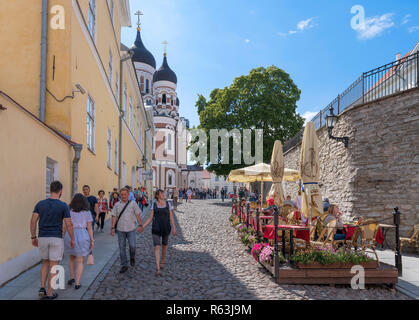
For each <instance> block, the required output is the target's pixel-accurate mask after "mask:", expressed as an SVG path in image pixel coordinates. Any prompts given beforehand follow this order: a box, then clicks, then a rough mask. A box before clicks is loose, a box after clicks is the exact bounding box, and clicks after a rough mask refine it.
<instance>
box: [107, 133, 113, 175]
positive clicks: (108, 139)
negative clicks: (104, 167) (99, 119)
mask: <svg viewBox="0 0 419 320" xmlns="http://www.w3.org/2000/svg"><path fill="white" fill-rule="evenodd" d="M106 142H107V148H108V150H107V151H108V152H107V156H108V168H109V169H111V168H112V131H111V129H109V128H108V137H107V141H106Z"/></svg>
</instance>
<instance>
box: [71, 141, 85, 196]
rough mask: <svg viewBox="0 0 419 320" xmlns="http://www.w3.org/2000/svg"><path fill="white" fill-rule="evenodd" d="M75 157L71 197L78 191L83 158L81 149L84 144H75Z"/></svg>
mask: <svg viewBox="0 0 419 320" xmlns="http://www.w3.org/2000/svg"><path fill="white" fill-rule="evenodd" d="M73 149H74V159H73V170H72V179H71V180H72V187H71V198H73V197H74V195H75V194H76V193H77V189H78V181H79V161H80V158H81V150H82V149H83V145H82V144H74V145H73Z"/></svg>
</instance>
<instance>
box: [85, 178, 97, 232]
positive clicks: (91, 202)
mask: <svg viewBox="0 0 419 320" xmlns="http://www.w3.org/2000/svg"><path fill="white" fill-rule="evenodd" d="M82 190H83V195H84V196H85V197H86V198H87V202H89V206H90V213H91V214H92V218H93V221H92V230H93V231H95V222H96V223H99V205H98V203H97V199H96V197H95V196H92V195H90V187H89V186H88V185H87V184H86V185H84V186H83V189H82ZM98 227H99V224H98Z"/></svg>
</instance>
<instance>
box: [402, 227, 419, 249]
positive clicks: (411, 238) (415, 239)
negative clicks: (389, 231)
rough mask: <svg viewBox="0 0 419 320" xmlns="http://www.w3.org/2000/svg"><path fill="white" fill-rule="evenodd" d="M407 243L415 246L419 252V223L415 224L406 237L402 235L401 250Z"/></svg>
mask: <svg viewBox="0 0 419 320" xmlns="http://www.w3.org/2000/svg"><path fill="white" fill-rule="evenodd" d="M405 245H412V246H414V247H415V248H416V250H417V251H418V253H419V224H415V225H414V226H413V228H412V229H411V230H410V231H409V233H408V234H407V236H406V237H400V251H401V250H402V248H403V246H405Z"/></svg>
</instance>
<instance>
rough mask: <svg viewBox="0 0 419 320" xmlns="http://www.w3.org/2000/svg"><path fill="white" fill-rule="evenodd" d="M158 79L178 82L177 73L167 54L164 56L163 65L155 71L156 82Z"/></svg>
mask: <svg viewBox="0 0 419 320" xmlns="http://www.w3.org/2000/svg"><path fill="white" fill-rule="evenodd" d="M157 81H170V82H173V83H176V84H177V77H176V73H174V72H173V70H172V69H170V67H169V65H168V64H167V57H166V55H165V56H164V59H163V64H162V66H161V67H160V69H159V70H157V71H156V72H155V73H154V76H153V82H154V83H155V82H157Z"/></svg>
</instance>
